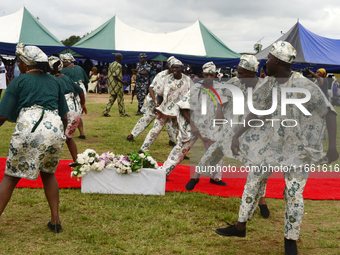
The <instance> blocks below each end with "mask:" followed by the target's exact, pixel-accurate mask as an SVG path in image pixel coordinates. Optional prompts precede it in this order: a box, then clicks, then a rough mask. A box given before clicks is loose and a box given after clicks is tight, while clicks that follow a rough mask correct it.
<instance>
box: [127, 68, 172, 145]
mask: <svg viewBox="0 0 340 255" xmlns="http://www.w3.org/2000/svg"><path fill="white" fill-rule="evenodd" d="M168 75H169V70H164V71H162V72H159V73H158V74H157V75H156V76H155V78H154V79H153V81H152V84H151V85H150V87H152V88H153V90H154V92H155V97H156V98H157V91H159V90H160V89H162V90H163V85H164V82H163V79H164V78H165V77H166V76H168ZM154 109H155V104H154V102H153V100H152V97H151V95H150V93H149V94H148V95H147V96H146V98H145V100H144V104H143V107H142V109H141V112H142V113H143V114H144V115H143V117H141V118H140V119H139V120H138V122H137V123H136V125H135V127H134V128H133V130H132V131H131V134H132V135H133V136H134V137H138V136H139V135H140V134H141V133H142V132H143V131H144V130H145V129H146V128H147V127H148V126H149V125H150V123H151V122H152V121H153V120H154V119H155V118H156V115H155V114H154V112H153V110H154ZM166 130H167V132H168V135H169V138H170V140H171V141H172V142H174V143H175V142H176V130H175V129H174V128H173V126H172V123H171V121H168V122H167V124H166Z"/></svg>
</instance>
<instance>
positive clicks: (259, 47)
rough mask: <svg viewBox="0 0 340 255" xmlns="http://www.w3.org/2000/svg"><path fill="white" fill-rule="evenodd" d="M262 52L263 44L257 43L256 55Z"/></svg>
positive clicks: (255, 45) (255, 46)
mask: <svg viewBox="0 0 340 255" xmlns="http://www.w3.org/2000/svg"><path fill="white" fill-rule="evenodd" d="M261 50H262V44H261V43H255V44H254V51H255V54H257V53H259V52H260V51H261Z"/></svg>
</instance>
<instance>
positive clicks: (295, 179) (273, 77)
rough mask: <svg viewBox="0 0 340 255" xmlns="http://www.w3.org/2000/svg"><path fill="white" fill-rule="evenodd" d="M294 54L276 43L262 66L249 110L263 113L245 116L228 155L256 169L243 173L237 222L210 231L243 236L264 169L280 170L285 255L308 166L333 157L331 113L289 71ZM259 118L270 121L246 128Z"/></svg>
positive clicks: (295, 233) (296, 226)
mask: <svg viewBox="0 0 340 255" xmlns="http://www.w3.org/2000/svg"><path fill="white" fill-rule="evenodd" d="M296 54H297V52H296V50H295V49H294V47H293V46H292V45H291V44H290V43H289V42H285V41H278V42H276V43H274V44H273V45H272V48H271V50H270V52H269V55H268V61H267V63H266V64H267V74H268V77H266V78H265V79H264V81H263V82H261V84H259V85H258V87H257V89H256V90H255V91H254V93H253V108H254V109H257V110H261V111H266V112H257V114H254V113H252V112H251V113H249V114H248V116H247V117H246V120H245V125H244V126H241V127H240V129H239V130H238V131H237V132H236V134H235V135H234V136H233V139H232V143H231V149H232V152H233V154H234V155H241V156H242V155H243V157H244V158H248V159H249V160H250V161H251V162H252V164H253V165H254V166H258V167H257V168H253V171H250V172H249V173H248V178H247V182H246V184H245V186H244V191H243V195H242V200H241V205H240V210H239V217H238V222H237V223H236V224H235V225H229V226H228V227H226V228H220V229H216V233H217V234H219V235H223V236H239V237H245V236H246V224H247V221H248V220H251V219H252V217H253V216H254V212H255V209H256V207H257V204H258V202H259V199H260V197H261V194H262V190H263V188H264V187H265V185H266V183H267V180H268V178H269V177H270V175H271V173H272V172H273V170H269V166H272V167H273V166H278V167H279V166H283V167H285V171H284V179H285V189H284V198H285V200H286V207H285V214H284V247H285V253H286V254H289V255H291V254H298V249H297V245H296V240H298V238H299V235H300V226H301V223H302V217H303V214H304V202H303V195H302V194H303V190H304V188H305V185H306V182H307V179H308V176H309V167H308V166H311V165H312V164H324V163H325V164H326V163H331V162H333V161H335V160H337V159H338V158H339V153H338V151H337V149H336V115H337V113H336V111H335V110H334V108H333V107H332V105H331V104H330V102H329V101H328V100H327V98H326V97H325V95H324V94H323V92H322V91H321V89H320V88H319V87H318V86H317V85H316V84H315V83H313V82H311V81H310V80H308V79H307V78H305V77H303V75H301V74H300V73H298V72H293V71H292V70H291V63H292V61H293V60H294V58H295V57H296ZM275 91H277V95H278V96H277V95H276V93H275ZM281 93H282V94H283V93H284V95H282V96H283V97H286V96H289V99H290V100H295V102H296V101H300V103H297V104H296V105H295V104H293V103H291V104H287V105H285V104H282V102H281V100H282V96H281ZM273 94H274V96H275V97H276V96H277V105H275V106H276V108H273V109H271V106H272V101H273V100H275V99H274V98H273V97H274V96H273ZM275 101H276V100H275ZM302 103H303V104H302ZM281 107H282V108H281ZM268 109H270V111H269V112H268ZM282 111H283V113H282ZM270 112H271V113H270ZM284 113H285V114H284ZM260 114H262V115H263V116H262V115H260ZM258 115H259V116H258ZM260 118H262V119H266V120H273V121H269V122H267V123H266V124H264V125H263V126H262V127H261V128H260V129H258V128H255V127H250V126H249V121H251V120H254V119H260ZM286 119H288V120H294V121H295V122H297V123H295V124H297V125H292V124H290V123H287V122H285V120H286ZM274 120H276V121H275V123H274ZM282 122H283V123H284V125H282ZM268 123H269V124H268ZM326 127H327V130H328V134H329V147H328V152H327V154H326V155H324V153H323V148H322V135H323V134H324V132H325V129H326ZM241 136H242V137H241ZM251 137H254V138H256V139H255V140H256V141H255V140H254V139H249V138H251ZM240 138H241V141H239V139H240ZM240 152H241V153H240ZM306 166H307V167H306Z"/></svg>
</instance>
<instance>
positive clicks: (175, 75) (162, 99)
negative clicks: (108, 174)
mask: <svg viewBox="0 0 340 255" xmlns="http://www.w3.org/2000/svg"><path fill="white" fill-rule="evenodd" d="M171 69H172V74H170V75H168V76H167V77H166V79H165V80H164V86H162V89H161V90H160V91H159V92H158V91H157V95H158V96H157V103H158V104H159V106H158V107H156V108H155V111H156V113H157V115H158V117H157V118H156V120H155V123H154V125H153V127H152V129H151V130H150V131H149V133H148V135H147V136H146V138H145V140H144V143H143V145H142V147H141V149H140V151H147V150H148V149H149V148H150V146H151V145H152V144H153V143H154V142H155V141H156V139H157V138H158V136H159V134H160V132H161V130H162V129H163V127H164V126H165V125H166V123H167V122H168V121H171V123H172V126H173V127H174V129H175V130H177V129H178V125H179V123H178V120H176V118H177V115H178V106H177V105H176V103H177V102H179V101H180V100H181V99H182V98H183V96H184V95H185V94H186V93H187V92H188V90H189V89H190V84H192V81H191V80H190V78H189V77H188V76H186V75H184V74H182V62H181V61H179V60H178V59H173V60H172V61H171ZM160 95H163V96H160ZM177 141H178V139H177Z"/></svg>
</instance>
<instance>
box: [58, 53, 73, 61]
mask: <svg viewBox="0 0 340 255" xmlns="http://www.w3.org/2000/svg"><path fill="white" fill-rule="evenodd" d="M60 59H61V61H63V62H67V63H73V62H74V61H76V60H75V59H74V57H73V56H72V54H71V53H65V54H60Z"/></svg>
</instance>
